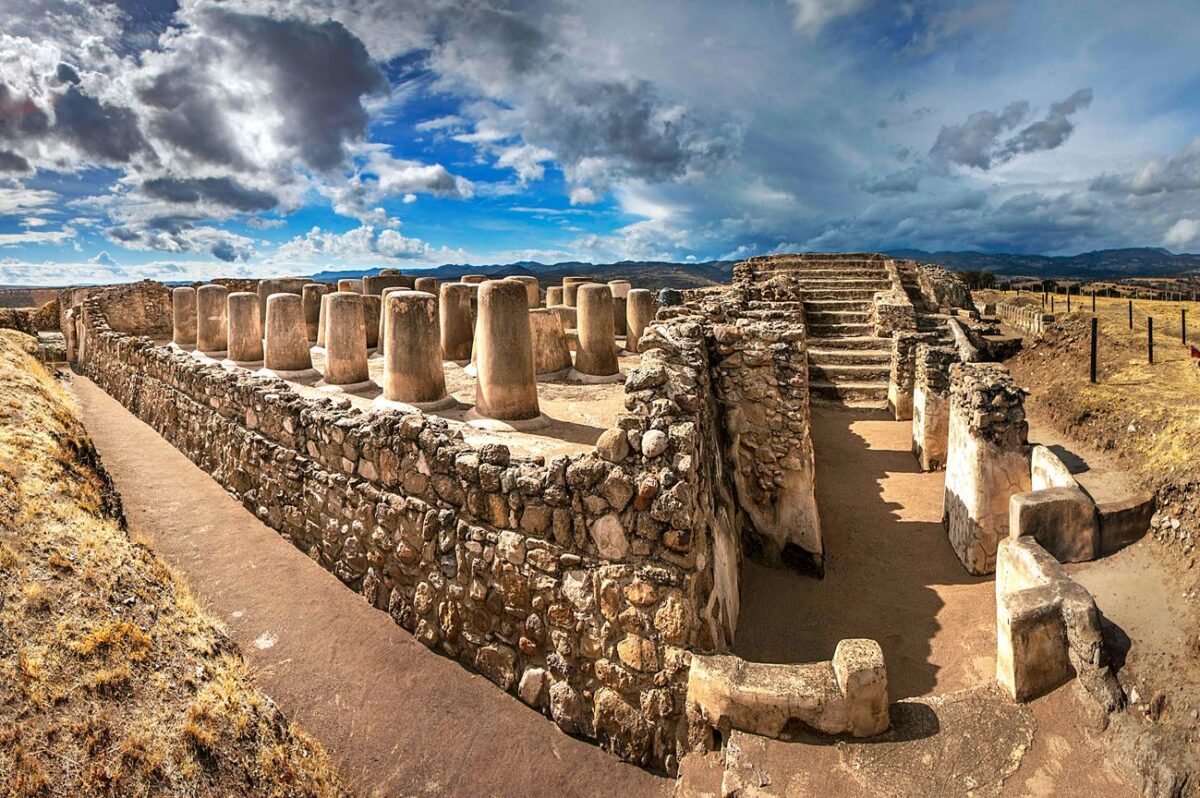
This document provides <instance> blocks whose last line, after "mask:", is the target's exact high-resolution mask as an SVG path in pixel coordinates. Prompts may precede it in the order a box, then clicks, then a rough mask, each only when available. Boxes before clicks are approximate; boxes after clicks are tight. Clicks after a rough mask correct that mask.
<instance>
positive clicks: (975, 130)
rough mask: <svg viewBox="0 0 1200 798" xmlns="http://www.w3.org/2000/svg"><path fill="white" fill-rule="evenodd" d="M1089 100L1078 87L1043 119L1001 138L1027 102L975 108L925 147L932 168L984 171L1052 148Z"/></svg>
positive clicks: (1088, 92)
mask: <svg viewBox="0 0 1200 798" xmlns="http://www.w3.org/2000/svg"><path fill="white" fill-rule="evenodd" d="M1091 103H1092V90H1091V89H1090V88H1086V89H1080V90H1079V91H1077V92H1075V93H1074V94H1072V95H1071V96H1070V97H1068V98H1067V99H1065V100H1062V101H1060V102H1056V103H1051V104H1050V110H1049V111H1048V112H1047V113H1046V116H1045V118H1044V119H1041V120H1038V121H1036V122H1033V123H1031V124H1029V125H1027V126H1026V127H1024V128H1022V129H1021V130H1020V131H1019V132H1017V134H1016V135H1014V136H1011V137H1009V138H1007V139H1004V140H1001V139H1002V138H1003V137H1004V136H1005V134H1007V133H1009V132H1010V131H1012V130H1015V129H1016V128H1017V127H1018V126H1019V125H1020V124H1021V123H1022V122H1024V121H1025V118H1026V117H1027V116H1028V114H1029V103H1028V102H1026V101H1025V100H1020V101H1018V102H1014V103H1011V104H1009V105H1008V106H1007V107H1006V108H1005V109H1004V111H1002V112H1001V113H998V114H997V113H994V112H992V111H976V112H975V113H973V114H971V115H970V116H968V117H967V121H966V122H964V123H963V124H961V125H948V126H946V127H943V128H942V129H941V132H939V133H938V137H937V140H936V141H934V143H933V147H931V148H930V150H929V156H930V158H931V159H932V160H933V163H934V165H935V167H938V168H940V169H942V170H944V168H945V166H946V165H947V164H957V165H959V166H970V167H974V168H976V169H981V170H983V171H985V172H986V171H987V170H989V169H991V168H992V167H993V166H997V165H999V164H1002V163H1006V162H1008V161H1010V160H1012V159H1013V158H1014V157H1015V156H1017V155H1019V154H1022V153H1030V152H1038V151H1040V150H1053V149H1055V148H1057V147H1060V146H1062V144H1063V142H1065V141H1066V140H1067V139H1068V138H1069V137H1070V136H1071V133H1072V132H1073V131H1074V130H1075V124H1074V122H1072V121H1071V116H1072V115H1073V114H1075V113H1076V112H1078V111H1081V110H1083V109H1084V108H1087V107H1088V106H1089V105H1091Z"/></svg>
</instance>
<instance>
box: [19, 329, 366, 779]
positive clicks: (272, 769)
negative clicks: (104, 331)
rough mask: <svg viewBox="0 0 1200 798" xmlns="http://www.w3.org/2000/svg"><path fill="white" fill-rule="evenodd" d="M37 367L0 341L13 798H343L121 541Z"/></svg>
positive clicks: (151, 569)
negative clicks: (167, 797) (163, 797)
mask: <svg viewBox="0 0 1200 798" xmlns="http://www.w3.org/2000/svg"><path fill="white" fill-rule="evenodd" d="M35 352H36V348H35V345H34V343H33V339H31V338H29V337H27V336H23V335H20V334H18V333H15V332H12V331H9V330H0V397H3V398H4V399H3V401H0V787H3V790H0V794H3V795H6V796H20V797H24V796H60V795H61V796H122V797H124V796H159V795H172V796H174V795H186V796H235V795H237V796H240V795H245V796H251V795H252V796H281V797H282V796H321V797H324V796H343V795H347V791H346V789H345V788H344V787H343V786H342V785H341V783H340V782H339V779H338V777H337V775H336V773H335V772H334V771H333V769H332V767H331V765H330V763H329V761H328V758H327V756H326V755H325V753H324V751H323V750H322V749H321V748H320V746H318V745H317V744H316V743H315V742H313V741H312V740H310V739H309V738H307V737H306V736H305V735H304V734H303V733H302V732H300V731H299V730H298V729H296V728H295V727H293V726H292V725H290V724H289V723H288V722H287V720H286V718H284V717H283V715H282V713H281V712H280V711H279V710H278V709H277V708H276V707H275V706H274V704H273V703H272V702H271V701H270V699H269V698H267V697H266V696H264V695H263V694H262V693H260V692H258V691H257V690H256V689H255V688H254V686H253V683H252V681H251V679H250V678H249V677H248V675H247V673H246V668H245V664H244V662H243V660H242V658H241V656H240V654H239V653H238V652H237V651H236V649H235V647H234V646H233V644H232V643H231V641H230V640H229V639H228V637H226V635H225V634H224V632H223V631H222V630H221V629H220V627H219V626H218V625H217V624H216V622H215V621H214V620H213V619H212V618H210V617H208V616H207V615H206V614H204V613H203V612H202V611H201V610H200V609H199V608H198V607H197V605H196V602H195V601H194V600H193V598H192V597H191V595H190V594H189V593H188V592H187V590H186V589H185V588H184V587H183V586H182V585H181V583H180V582H179V581H178V580H177V579H176V578H175V577H174V575H173V574H172V573H171V571H170V569H169V568H167V566H166V565H164V564H163V563H162V561H160V560H158V559H157V558H156V557H155V556H154V555H153V554H152V553H151V552H150V551H149V550H148V549H147V548H146V547H145V546H142V545H140V544H137V543H134V542H132V541H130V540H129V538H128V536H127V535H126V534H125V532H124V531H123V530H122V529H121V528H120V525H119V521H120V512H119V500H118V499H117V497H116V496H115V495H114V493H113V491H112V488H111V486H110V485H109V484H108V482H107V481H106V479H105V477H104V475H103V473H102V470H101V469H99V467H98V463H97V459H96V455H95V450H94V449H93V448H92V445H91V442H90V440H89V439H88V438H87V435H86V433H85V432H84V430H83V428H82V427H81V426H80V424H79V422H78V420H77V419H76V417H75V415H74V411H73V406H72V403H71V401H70V399H69V398H68V396H67V395H66V393H65V392H64V391H63V390H62V389H61V387H60V386H58V385H57V384H56V382H55V381H54V378H53V377H52V376H51V375H50V374H49V373H48V372H47V371H46V370H45V369H44V367H43V366H42V365H41V364H40V363H39V362H37V359H36V355H35Z"/></svg>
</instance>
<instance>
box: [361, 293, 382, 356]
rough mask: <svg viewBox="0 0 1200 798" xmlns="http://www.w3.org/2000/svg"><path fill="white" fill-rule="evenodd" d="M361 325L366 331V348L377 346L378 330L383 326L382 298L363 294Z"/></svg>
mask: <svg viewBox="0 0 1200 798" xmlns="http://www.w3.org/2000/svg"><path fill="white" fill-rule="evenodd" d="M363 325H364V326H365V327H366V331H367V349H374V348H376V347H377V346H379V331H380V328H381V327H382V326H383V299H382V298H381V297H378V296H376V295H374V294H363Z"/></svg>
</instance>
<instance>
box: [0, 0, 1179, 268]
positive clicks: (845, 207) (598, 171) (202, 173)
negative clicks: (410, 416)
mask: <svg viewBox="0 0 1200 798" xmlns="http://www.w3.org/2000/svg"><path fill="white" fill-rule="evenodd" d="M0 21H2V22H3V24H2V25H0V284H2V283H9V284H12V283H20V284H39V283H40V284H59V283H64V282H80V281H100V280H106V281H108V280H129V279H140V278H142V277H165V278H168V279H181V278H185V277H191V278H203V277H211V276H216V275H265V274H278V273H288V272H298V273H304V272H309V271H313V270H316V269H320V268H325V267H330V266H333V267H346V268H355V267H360V266H361V267H370V266H397V265H398V266H401V267H402V268H420V267H422V266H433V265H438V264H440V263H445V262H473V263H496V262H508V261H514V260H525V259H536V260H541V261H546V262H552V261H559V260H568V259H579V260H590V261H594V262H602V261H611V260H619V259H625V258H630V259H664V260H688V259H694V260H707V259H711V258H740V257H745V256H749V255H754V254H761V253H767V252H777V251H799V250H822V251H836V250H876V249H892V248H900V247H915V248H921V249H929V250H936V249H982V250H989V251H1016V252H1043V253H1048V254H1063V253H1074V252H1079V251H1085V250H1090V249H1099V248H1105V247H1116V246H1164V247H1167V248H1169V249H1172V250H1174V251H1200V59H1197V58H1196V57H1195V42H1196V41H1197V40H1200V15H1197V14H1195V13H1194V7H1190V4H1184V3H1167V2H1139V3H1136V4H1135V3H1098V2H1092V3H1085V2H1073V1H1072V0H1065V1H1064V2H1056V3H1044V2H1019V1H1016V0H1014V1H1011V2H1010V1H1009V0H964V1H963V2H954V1H953V0H912V2H901V3H896V2H891V1H890V0H886V1H885V0H757V2H746V3H727V2H716V1H715V0H659V1H658V2H655V3H643V2H634V0H628V2H626V1H625V0H603V2H594V1H593V2H582V1H580V2H576V1H575V0H530V1H529V2H498V1H495V0H491V1H489V0H477V1H476V2H451V1H450V0H408V2H404V3H397V2H392V1H391V0H306V1H304V2H301V0H223V1H222V2H218V1H217V0H186V1H185V2H182V3H178V4H177V3H175V2H167V1H166V0H121V2H115V3H110V4H106V3H102V2H83V1H82V0H0Z"/></svg>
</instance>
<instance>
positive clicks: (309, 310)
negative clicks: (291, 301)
mask: <svg viewBox="0 0 1200 798" xmlns="http://www.w3.org/2000/svg"><path fill="white" fill-rule="evenodd" d="M328 293H329V285H328V284H327V283H307V284H306V285H305V286H304V289H303V291H302V292H301V294H300V298H301V304H302V305H303V307H304V328H305V331H306V332H307V334H308V340H309V341H316V340H317V337H318V336H317V331H318V330H319V329H320V322H321V297H323V296H325V295H326V294H328Z"/></svg>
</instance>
